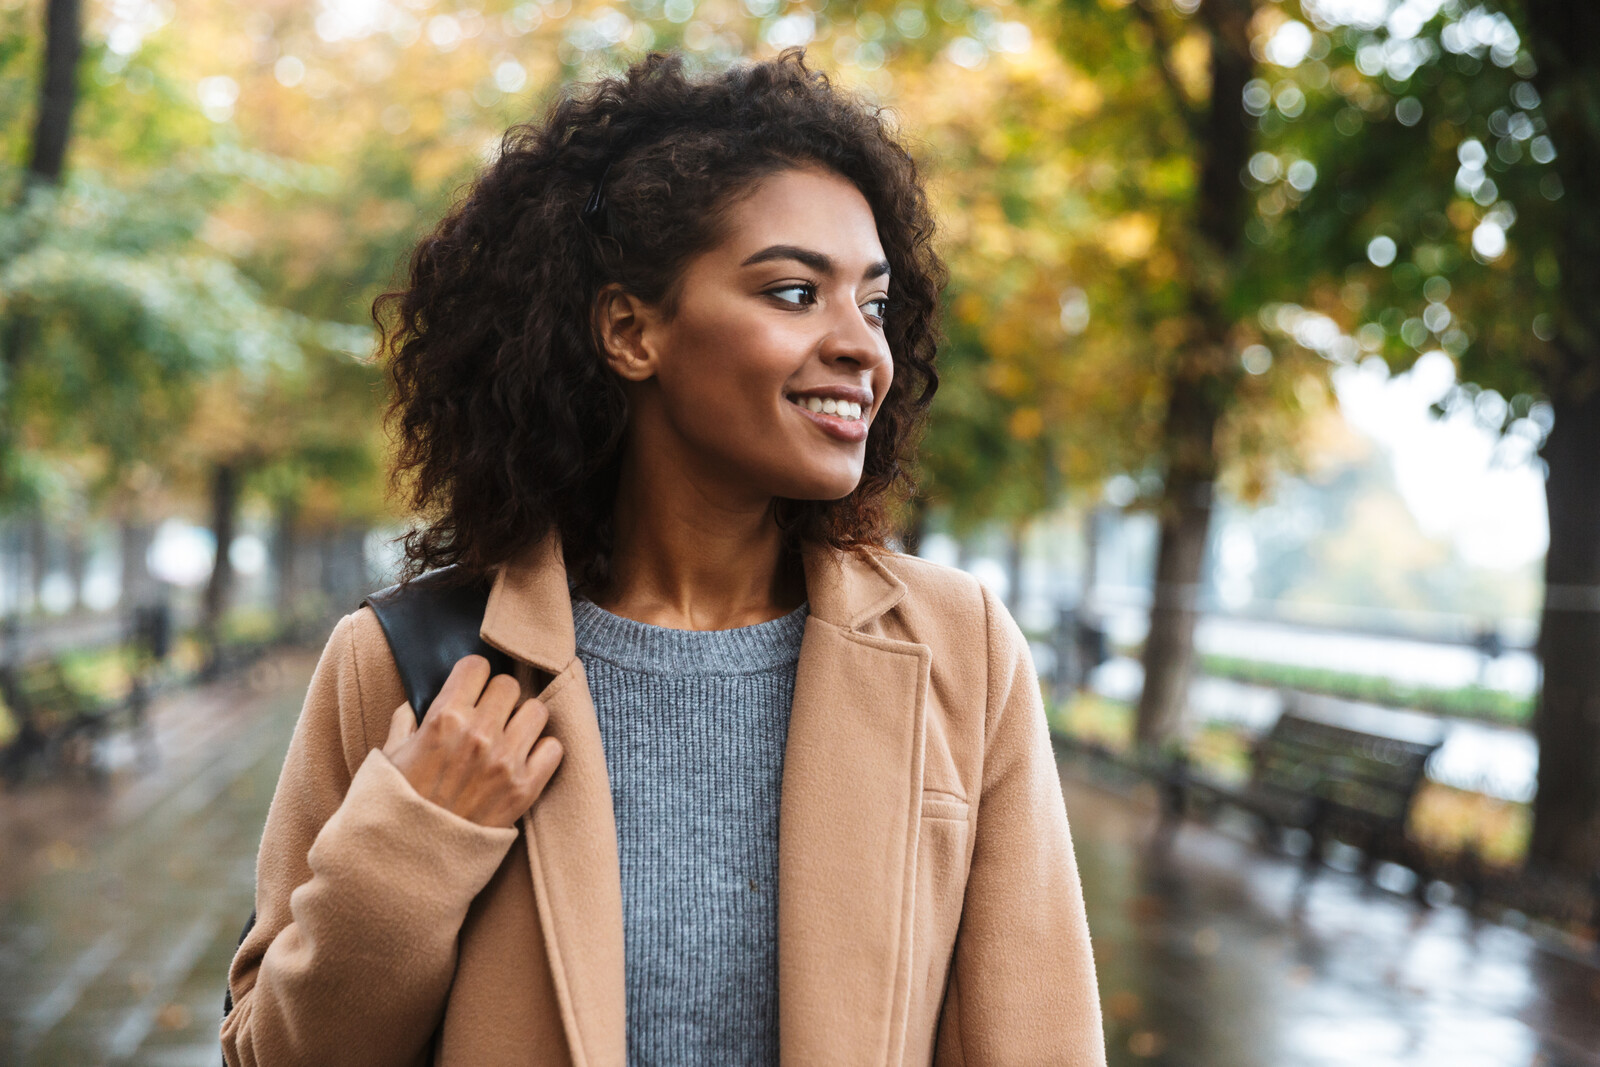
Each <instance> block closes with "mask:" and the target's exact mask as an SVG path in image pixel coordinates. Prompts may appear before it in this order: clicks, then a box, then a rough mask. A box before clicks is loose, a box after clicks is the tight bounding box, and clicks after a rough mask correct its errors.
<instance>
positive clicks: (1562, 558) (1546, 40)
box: [1523, 0, 1600, 878]
mask: <svg viewBox="0 0 1600 1067" xmlns="http://www.w3.org/2000/svg"><path fill="white" fill-rule="evenodd" d="M1524 10H1525V15H1526V25H1525V27H1523V28H1524V29H1525V30H1526V31H1527V32H1526V35H1525V37H1524V39H1525V40H1526V41H1527V42H1528V48H1529V50H1530V51H1531V53H1532V54H1533V58H1534V61H1535V62H1536V64H1537V65H1538V72H1537V73H1536V74H1535V75H1534V84H1535V86H1536V87H1537V88H1538V90H1539V94H1540V96H1541V98H1542V100H1543V102H1542V104H1541V108H1540V110H1541V111H1542V113H1543V115H1544V117H1545V119H1546V121H1547V123H1548V124H1549V134H1550V138H1551V140H1553V141H1554V142H1555V145H1556V152H1557V155H1556V158H1555V160H1554V162H1553V163H1552V164H1551V165H1552V166H1553V167H1554V168H1555V171H1556V173H1557V174H1558V175H1559V176H1560V178H1561V181H1562V184H1563V186H1564V187H1565V189H1566V195H1565V197H1564V198H1563V200H1562V201H1561V205H1560V206H1561V207H1562V210H1561V213H1560V219H1559V225H1558V226H1557V227H1556V229H1555V231H1554V232H1553V233H1552V234H1551V235H1550V240H1551V244H1552V247H1553V250H1554V252H1555V254H1556V260H1557V263H1558V264H1559V265H1560V268H1561V288H1560V298H1561V303H1560V307H1559V308H1558V313H1557V317H1556V337H1555V340H1554V341H1553V342H1552V344H1551V346H1550V351H1549V352H1548V353H1546V354H1545V355H1546V356H1553V357H1554V358H1547V359H1545V360H1540V361H1537V362H1535V363H1534V364H1533V365H1534V366H1535V367H1536V369H1538V370H1539V371H1541V372H1542V373H1543V376H1544V385H1545V387H1546V391H1547V392H1548V394H1549V396H1550V399H1551V403H1552V405H1553V407H1554V408H1555V415H1556V419H1555V426H1554V428H1553V429H1552V430H1551V432H1550V437H1549V438H1548V439H1547V440H1546V441H1545V444H1544V449H1543V455H1544V460H1545V463H1546V464H1548V468H1549V477H1548V480H1547V481H1546V484H1545V497H1546V506H1547V508H1548V510H1549V515H1550V548H1549V551H1548V553H1547V554H1546V556H1545V604H1544V613H1543V615H1542V616H1541V618H1540V629H1539V656H1540V659H1541V661H1542V663H1543V667H1544V684H1543V687H1542V690H1541V692H1540V694H1539V704H1538V709H1537V711H1536V712H1535V715H1534V726H1533V728H1534V736H1535V737H1536V738H1537V739H1538V742H1539V791H1538V794H1537V795H1536V796H1535V797H1534V803H1533V835H1532V840H1531V841H1530V843H1529V855H1528V858H1529V864H1530V865H1531V866H1533V867H1536V868H1541V869H1544V870H1548V871H1556V872H1561V873H1565V874H1568V875H1572V876H1575V877H1579V878H1583V877H1587V876H1589V875H1591V874H1594V873H1596V872H1597V871H1600V773H1597V771H1596V768H1597V767H1600V301H1597V300H1595V298H1594V294H1595V293H1596V292H1597V291H1600V213H1597V212H1595V211H1594V210H1593V208H1592V205H1593V204H1594V202H1595V198H1596V197H1597V196H1600V59H1597V57H1596V55H1595V52H1594V35H1595V34H1596V33H1597V32H1600V10H1597V9H1596V7H1595V6H1594V5H1593V4H1590V3H1582V2H1579V0H1529V2H1528V3H1527V4H1526V5H1525V9H1524Z"/></svg>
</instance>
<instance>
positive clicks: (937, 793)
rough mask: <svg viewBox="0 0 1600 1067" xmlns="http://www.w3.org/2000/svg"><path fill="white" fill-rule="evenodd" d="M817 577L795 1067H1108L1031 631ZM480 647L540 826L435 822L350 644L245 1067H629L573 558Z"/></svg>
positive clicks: (830, 570)
mask: <svg viewBox="0 0 1600 1067" xmlns="http://www.w3.org/2000/svg"><path fill="white" fill-rule="evenodd" d="M805 574H806V588H807V591H808V595H809V598H810V605H811V607H810V617H809V618H808V620H807V622H806V629H805V636H804V639H803V642H802V644H801V648H800V663H799V667H798V674H797V676H796V679H795V691H794V705H793V710H792V712H791V718H790V725H789V736H788V740H787V745H786V749H785V760H784V768H783V783H782V793H781V801H780V809H779V831H778V870H779V877H778V890H777V891H778V1001H779V1037H780V1042H781V1048H782V1062H783V1064H785V1065H801V1064H806V1065H809V1064H819V1065H829V1067H832V1065H847V1064H874V1065H880V1064H881V1065H889V1064H928V1063H935V1064H939V1065H966V1064H972V1065H976V1064H1045V1065H1052V1067H1091V1065H1095V1067H1099V1065H1103V1064H1104V1063H1105V1050H1104V1043H1103V1037H1102V1033H1101V1022H1100V1009H1099V1000H1098V997H1097V995H1096V989H1095V977H1094V964H1093V960H1092V958H1091V956H1090V952H1089V931H1088V927H1087V925H1086V923H1085V921H1084V910H1083V898H1082V893H1081V891H1080V888H1079V883H1078V872H1077V867H1076V865H1075V863H1074V860H1073V855H1072V842H1071V839H1070V838H1069V836H1068V831H1067V818H1066V812H1065V809H1064V807H1063V804H1062V799H1061V783H1060V780H1059V779H1058V778H1057V776H1056V768H1055V761H1054V759H1053V756H1052V753H1051V748H1050V741H1049V737H1048V734H1047V731H1046V727H1045V719H1044V712H1043V707H1042V704H1041V701H1040V694H1039V686H1038V681H1037V679H1036V677H1035V674H1034V668H1033V664H1032V661H1031V659H1030V658H1029V654H1028V649H1027V645H1026V643H1025V641H1024V640H1023V637H1022V634H1021V632H1020V631H1019V630H1018V629H1017V625H1016V623H1015V622H1013V621H1012V619H1011V616H1010V615H1009V614H1007V612H1006V610H1005V608H1004V607H1003V606H1002V605H1001V604H1000V603H999V602H998V601H997V600H996V599H995V598H994V597H993V596H992V595H991V594H990V593H988V592H987V591H986V590H984V589H983V588H982V587H981V586H979V585H978V583H977V582H975V581H974V580H973V579H972V578H971V577H969V576H967V575H965V574H963V573H961V572H959V571H956V570H952V569H950V568H946V567H940V566H937V565H935V564H932V563H928V562H925V561H923V560H919V559H916V558H914V557H910V556H904V555H898V554H894V553H887V552H883V553H871V554H864V555H863V554H855V553H841V552H836V551H833V550H830V549H826V548H820V547H816V548H809V549H808V550H807V551H806V554H805ZM482 636H483V638H484V640H486V641H487V642H488V643H489V644H491V645H493V646H495V647H496V648H499V649H502V650H504V651H505V652H506V653H508V654H510V655H511V656H512V657H514V658H515V659H516V660H518V661H519V662H520V663H522V664H524V665H527V666H525V667H524V668H523V669H522V673H523V682H524V686H525V688H526V689H528V690H529V691H532V692H538V693H539V695H540V696H541V697H542V699H543V700H544V701H545V703H546V704H547V705H548V707H549V712H550V720H549V726H548V732H549V733H551V734H553V735H555V736H556V737H558V738H560V740H561V743H562V747H563V748H564V750H565V758H564V760H563V762H562V764H561V767H560V768H559V769H558V770H557V771H556V774H555V777H554V779H552V781H551V783H550V785H549V786H548V787H547V789H546V791H545V793H544V795H543V796H542V797H541V798H540V799H539V800H538V801H537V802H536V803H535V804H534V806H533V809H532V811H531V812H530V813H529V814H528V815H526V816H524V817H523V819H522V821H521V825H520V829H499V828H490V827H483V826H478V825H476V824H474V823H470V822H468V821H466V820H464V819H461V818H458V817H457V816H455V815H453V814H451V813H450V812H448V811H445V810H444V809H443V808H440V807H438V806H436V805H434V804H432V803H431V802H429V801H426V800H424V799H422V797H421V796H419V795H418V794H417V793H416V792H415V791H413V790H412V789H411V787H410V785H409V783H407V782H406V780H405V777H404V776H403V775H402V774H401V773H400V772H399V771H398V770H397V769H396V768H395V767H394V765H393V764H392V763H390V762H389V760H388V758H387V757H386V756H384V755H383V753H382V752H380V751H378V748H379V746H381V745H382V743H383V740H384V738H385V736H386V735H387V731H388V725H389V719H390V716H391V714H392V713H393V711H394V709H395V708H397V707H398V706H399V705H400V704H402V703H403V702H404V700H405V697H404V695H403V693H402V691H401V685H400V679H399V676H398V673H397V671H396V669H395V665H394V660H393V658H392V657H391V656H390V654H389V649H388V645H387V644H386V643H385V641H384V637H383V633H382V631H381V630H380V628H379V626H378V622H377V619H376V618H375V616H373V614H372V613H371V611H369V610H367V609H362V610H360V611H357V612H356V613H355V614H353V615H348V616H346V617H345V618H344V619H343V620H341V621H340V623H339V625H338V626H337V628H336V629H335V630H334V632H333V636H332V637H331V638H330V639H329V641H328V645H327V648H326V650H325V651H324V652H323V656H322V660H321V662H320V664H319V665H318V667H317V671H316V674H315V676H314V677H313V678H312V681H311V688H310V692H309V693H308V695H307V697H306V703H305V709H304V711H303V712H302V713H301V717H300V722H299V725H298V726H297V727H296V729H295V734H294V739H293V741H292V743H291V745H290V748H289V754H288V757H287V759H286V760H285V763H284V768H283V774H282V777H281V778H280V780H279V782H278V789H277V793H276V794H275V795H274V797H273V801H272V808H271V811H270V813H269V814H268V816H267V824H266V830H265V833H264V834H263V836H262V840H261V854H260V860H259V864H258V868H257V875H256V904H257V908H258V910H259V914H260V918H259V922H258V924H257V926H256V927H255V930H254V931H253V932H252V933H251V935H250V937H249V938H247V939H246V940H245V942H244V944H243V945H242V946H241V947H240V949H239V952H238V955H237V956H236V957H235V959H234V961H233V968H232V972H231V974H230V983H231V987H232V992H233V997H234V1002H235V1008H234V1011H233V1014H232V1015H231V1016H229V1018H228V1019H227V1020H226V1022H225V1023H224V1024H223V1027H222V1041H223V1048H224V1050H225V1053H226V1058H227V1061H228V1063H229V1064H233V1065H261V1067H289V1065H292V1064H374V1065H384V1067H394V1065H403V1064H426V1063H429V1062H433V1063H436V1064H441V1065H444V1067H501V1065H507V1067H509V1065H523V1064H537V1065H545V1064H550V1065H555V1064H561V1065H568V1064H571V1065H576V1067H623V1065H624V1064H625V1063H626V1050H625V1048H624V1045H625V1025H624V1024H625V1019H624V998H623V959H622V945H623V940H622V893H621V884H620V874H619V867H618V857H617V838H616V826H615V823H614V822H613V818H612V807H611V794H610V789H609V786H608V783H607V778H606V765H605V758H604V754H603V752H602V750H601V742H600V731H599V726H598V724H597V721H596V718H595V709H594V704H593V703H592V701H591V699H590V696H589V690H588V685H587V683H586V682H585V681H584V673H583V664H582V663H580V662H579V661H578V660H577V659H576V658H575V656H574V651H573V628H572V611H571V605H570V602H569V600H568V593H567V584H566V573H565V570H564V569H563V567H562V564H561V562H560V553H559V551H557V550H556V543H555V542H554V541H546V542H545V543H544V544H543V545H541V546H539V547H538V548H535V549H533V550H531V551H530V552H529V553H528V554H527V556H525V557H524V558H523V559H521V560H519V561H517V562H516V563H514V564H511V565H508V566H506V567H504V568H502V570H501V572H500V574H499V575H498V577H497V578H496V580H495V583H494V587H493V592H492V594H491V595H490V598H489V606H488V610H487V612H486V613H485V615H484V620H483V628H482ZM541 687H542V689H541ZM430 1053H431V1056H432V1060H431V1061H430V1059H429V1056H430Z"/></svg>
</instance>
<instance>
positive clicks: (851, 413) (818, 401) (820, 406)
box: [788, 394, 861, 422]
mask: <svg viewBox="0 0 1600 1067" xmlns="http://www.w3.org/2000/svg"><path fill="white" fill-rule="evenodd" d="M788 399H789V403H791V404H794V405H797V406H798V407H802V408H805V409H806V410H807V411H810V412H814V413H816V414H819V415H832V416H833V417H835V418H838V419H844V420H845V421H846V422H853V421H856V420H859V419H860V418H861V405H860V404H857V403H855V402H854V401H850V400H833V399H828V400H824V399H823V398H821V397H816V396H796V395H793V394H791V395H790V396H789V398H788Z"/></svg>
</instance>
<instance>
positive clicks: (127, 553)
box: [118, 518, 155, 614]
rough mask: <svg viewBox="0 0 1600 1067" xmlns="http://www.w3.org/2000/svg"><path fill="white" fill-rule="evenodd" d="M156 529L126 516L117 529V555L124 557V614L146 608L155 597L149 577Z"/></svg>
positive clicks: (122, 603)
mask: <svg viewBox="0 0 1600 1067" xmlns="http://www.w3.org/2000/svg"><path fill="white" fill-rule="evenodd" d="M154 539H155V531H154V530H152V529H151V528H150V524H149V523H147V522H142V521H139V520H136V519H131V518H124V519H123V520H122V522H121V523H120V525H119V530H118V555H119V556H120V557H121V560H122V575H121V587H122V588H121V592H120V594H119V603H120V605H121V607H122V611H123V613H124V614H127V613H129V612H131V611H133V609H135V608H139V607H143V606H145V605H146V604H148V603H150V601H151V600H152V599H153V598H152V596H151V594H152V593H153V592H154V590H153V589H152V583H151V580H150V564H149V556H150V543H151V541H153V540H154Z"/></svg>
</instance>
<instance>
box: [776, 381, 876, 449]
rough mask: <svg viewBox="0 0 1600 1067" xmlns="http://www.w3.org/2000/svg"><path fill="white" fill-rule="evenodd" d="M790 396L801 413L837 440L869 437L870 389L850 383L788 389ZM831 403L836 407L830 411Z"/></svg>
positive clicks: (851, 441)
mask: <svg viewBox="0 0 1600 1067" xmlns="http://www.w3.org/2000/svg"><path fill="white" fill-rule="evenodd" d="M786 399H787V400H788V401H789V403H790V404H792V405H793V406H794V408H795V410H796V411H798V412H799V413H800V414H801V416H803V417H804V418H807V419H810V420H811V422H812V423H813V424H814V425H816V427H817V428H818V429H820V430H822V432H823V433H825V434H827V435H828V436H829V437H832V438H834V439H835V440H838V441H847V442H850V443H859V442H861V441H865V440H866V439H867V420H868V417H869V416H870V415H871V413H872V393H871V391H870V390H867V389H860V388H856V387H854V386H848V385H829V386H819V387H817V388H814V389H802V390H797V391H795V392H792V393H788V394H786ZM829 407H832V408H833V409H834V410H833V411H831V412H830V411H828V410H827V408H829ZM841 409H842V410H841Z"/></svg>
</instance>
